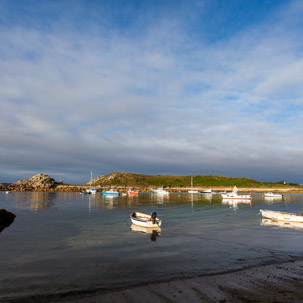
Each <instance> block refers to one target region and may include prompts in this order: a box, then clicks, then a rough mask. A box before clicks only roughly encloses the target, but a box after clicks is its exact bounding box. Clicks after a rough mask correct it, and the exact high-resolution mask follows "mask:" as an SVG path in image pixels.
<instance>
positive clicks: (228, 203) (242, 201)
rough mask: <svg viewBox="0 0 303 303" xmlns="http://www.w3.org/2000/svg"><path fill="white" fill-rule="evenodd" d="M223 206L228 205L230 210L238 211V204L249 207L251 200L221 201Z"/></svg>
mask: <svg viewBox="0 0 303 303" xmlns="http://www.w3.org/2000/svg"><path fill="white" fill-rule="evenodd" d="M222 204H223V205H229V206H230V208H233V209H238V205H239V204H249V205H250V206H251V200H239V199H237V200H235V199H223V200H222Z"/></svg>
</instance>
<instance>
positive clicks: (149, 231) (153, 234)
mask: <svg viewBox="0 0 303 303" xmlns="http://www.w3.org/2000/svg"><path fill="white" fill-rule="evenodd" d="M130 229H131V230H132V231H137V232H141V233H143V234H146V235H148V236H150V240H151V241H156V240H157V237H159V236H160V235H161V228H160V227H155V228H154V227H153V228H148V227H142V226H138V225H135V224H132V225H131V227H130Z"/></svg>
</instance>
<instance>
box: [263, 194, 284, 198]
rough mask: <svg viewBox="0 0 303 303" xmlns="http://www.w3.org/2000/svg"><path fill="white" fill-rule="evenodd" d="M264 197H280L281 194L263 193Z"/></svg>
mask: <svg viewBox="0 0 303 303" xmlns="http://www.w3.org/2000/svg"><path fill="white" fill-rule="evenodd" d="M264 197H265V198H282V197H283V195H282V194H278V193H264Z"/></svg>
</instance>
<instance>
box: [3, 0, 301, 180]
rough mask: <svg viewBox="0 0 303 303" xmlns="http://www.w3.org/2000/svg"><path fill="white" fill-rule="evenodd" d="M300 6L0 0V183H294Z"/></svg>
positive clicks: (256, 1) (242, 0)
mask: <svg viewBox="0 0 303 303" xmlns="http://www.w3.org/2000/svg"><path fill="white" fill-rule="evenodd" d="M302 15H303V2H302V1H296V0H294V1H280V0H275V1H269V0H262V1H261V0H253V1H252V0H229V1H223V0H199V1H195V0H193V1H187V0H186V1H179V0H174V1H170V0H161V1H160V0H149V1H147V0H127V1H126V0H125V1H123V0H103V1H94V0H90V1H86V0H85V1H84V0H83V1H82V0H49V1H48V0H41V1H38V0H24V1H22V0H0V41H1V42H0V182H16V181H17V180H20V179H27V178H30V177H31V176H33V175H35V174H38V173H47V174H48V175H49V176H51V177H53V178H55V179H56V180H63V181H64V182H65V183H77V184H79V183H86V182H88V181H89V178H90V172H91V171H92V172H93V177H97V176H101V175H105V174H108V173H111V172H132V173H143V174H173V175H195V174H201V175H224V176H232V177H236V176H237V177H247V178H253V179H256V180H259V181H272V182H277V181H281V180H285V181H286V182H295V183H300V184H302V183H303V137H302V133H303V85H302V84H303V83H302V82H303V18H302Z"/></svg>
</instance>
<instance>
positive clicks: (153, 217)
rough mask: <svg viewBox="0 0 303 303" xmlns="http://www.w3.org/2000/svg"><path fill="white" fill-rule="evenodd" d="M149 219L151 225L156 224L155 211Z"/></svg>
mask: <svg viewBox="0 0 303 303" xmlns="http://www.w3.org/2000/svg"><path fill="white" fill-rule="evenodd" d="M151 219H152V221H153V224H156V219H157V213H156V212H155V211H153V212H152V214H151Z"/></svg>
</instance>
